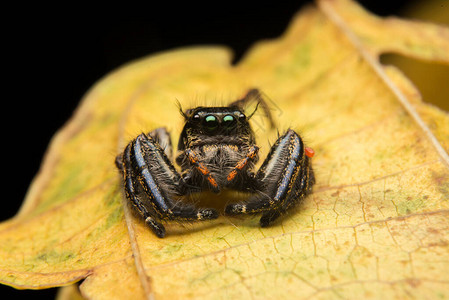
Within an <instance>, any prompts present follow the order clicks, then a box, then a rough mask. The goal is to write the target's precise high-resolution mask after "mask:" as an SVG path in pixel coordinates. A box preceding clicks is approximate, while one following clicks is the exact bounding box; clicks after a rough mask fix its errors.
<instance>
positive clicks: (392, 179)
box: [0, 0, 449, 299]
mask: <svg viewBox="0 0 449 300" xmlns="http://www.w3.org/2000/svg"><path fill="white" fill-rule="evenodd" d="M318 4H319V5H318V8H315V7H308V8H306V9H304V10H303V11H302V12H301V13H300V14H298V16H297V17H295V19H294V20H293V22H292V24H291V25H290V27H289V29H288V30H287V32H286V33H285V34H284V35H283V36H282V37H281V38H279V39H277V40H274V41H266V42H261V43H259V44H257V45H256V46H254V47H253V48H252V49H251V50H250V51H249V52H248V54H247V55H246V57H245V58H244V59H243V60H242V61H241V62H240V63H239V64H238V65H237V66H231V65H230V59H231V54H230V52H229V51H228V50H227V49H223V48H212V47H196V48H186V49H181V50H177V51H172V52H167V53H163V54H158V55H154V56H151V57H148V58H145V59H142V60H139V61H136V62H133V63H131V64H129V65H126V66H124V67H122V68H120V69H119V70H117V71H115V72H113V73H112V74H110V75H109V76H107V77H106V78H104V79H103V80H101V81H100V82H99V83H98V84H96V85H95V86H94V87H93V88H92V90H91V91H90V92H89V94H88V95H87V96H86V98H85V99H84V100H83V102H82V104H81V106H80V107H79V109H78V110H77V111H76V114H75V116H74V117H73V119H72V120H71V121H70V123H69V124H68V125H67V126H66V127H64V128H63V129H62V130H61V131H59V132H58V133H57V135H56V136H55V137H54V139H53V141H52V143H51V146H50V149H49V151H48V153H47V155H46V157H45V160H44V163H43V166H42V169H41V171H40V173H39V174H38V176H37V177H36V179H35V180H34V181H33V183H32V185H31V187H30V190H29V192H28V194H27V197H26V201H25V203H24V204H23V206H22V208H21V210H20V211H19V213H18V214H17V216H16V217H14V218H13V219H11V220H9V221H6V222H4V223H2V224H0V280H1V282H2V283H4V284H8V285H11V286H14V287H16V288H34V289H36V288H46V287H53V286H61V285H68V284H70V283H74V282H77V281H79V280H81V279H85V280H84V281H83V282H82V284H81V285H80V291H81V294H82V295H83V296H85V297H88V298H89V299H90V298H92V299H113V298H117V299H139V298H141V299H144V298H147V299H148V298H156V299H189V298H195V299H197V298H210V299H220V298H231V299H246V298H250V297H252V298H257V299H260V298H270V299H273V298H275V299H284V298H293V299H310V298H311V297H315V298H320V299H325V298H332V299H333V298H336V297H343V298H381V297H383V298H386V299H392V298H396V299H403V298H409V297H413V296H416V297H417V298H426V297H427V298H445V297H449V275H448V272H447V269H448V268H449V256H448V253H449V158H448V154H447V152H448V149H449V133H448V131H449V116H448V114H447V113H446V112H443V111H441V110H439V109H437V108H435V107H432V106H429V105H427V104H425V103H423V102H422V101H421V99H420V95H419V93H418V91H417V90H416V89H415V88H414V87H413V86H412V85H411V83H410V82H409V81H408V80H407V79H406V78H405V77H404V76H403V75H402V73H401V72H399V71H398V70H397V69H395V68H393V67H384V66H382V65H380V63H379V61H378V57H379V55H380V54H381V53H384V52H386V51H389V52H390V51H393V52H397V53H400V54H404V55H408V56H413V57H416V58H419V59H426V60H432V61H439V62H443V63H446V64H448V63H449V30H448V29H447V28H443V27H439V26H436V25H431V24H425V23H418V22H410V21H404V20H399V19H382V18H378V17H375V16H373V15H371V14H369V13H367V12H366V11H364V10H363V9H362V8H361V7H359V6H358V5H356V4H355V3H353V2H350V1H346V0H333V1H331V0H325V1H324V0H323V1H320V2H319V3H318ZM252 87H257V88H259V89H261V90H262V91H264V93H265V94H267V95H268V96H269V97H270V98H271V99H272V100H273V101H272V102H273V103H272V106H273V108H274V109H275V111H274V113H275V117H276V118H277V121H278V123H279V127H278V128H279V130H280V131H283V130H285V129H286V128H288V127H292V128H294V129H296V130H298V131H300V132H301V133H302V135H303V137H304V138H305V140H306V142H307V143H308V145H310V146H312V147H313V148H314V149H315V152H316V156H315V157H314V159H313V164H314V168H315V172H316V177H317V183H316V186H315V187H314V192H313V194H312V195H311V196H310V197H308V198H307V199H306V200H305V201H304V203H303V204H302V205H301V206H300V207H299V208H298V209H297V210H296V211H295V212H293V213H292V214H291V215H289V216H287V217H286V218H284V219H283V220H282V221H281V222H279V223H278V224H276V225H274V226H272V227H269V228H263V229H262V228H260V227H259V226H258V219H257V218H242V219H237V218H229V217H224V216H222V217H220V218H219V219H218V220H216V221H213V222H212V221H211V222H204V223H195V224H186V225H183V226H180V225H179V224H168V225H167V232H168V234H167V237H166V238H164V239H158V238H157V237H155V236H154V234H152V232H151V231H150V230H149V229H148V228H147V227H146V226H145V225H144V223H143V222H142V221H141V220H140V219H139V218H136V217H135V216H134V215H133V214H132V212H131V211H130V209H129V208H128V207H127V206H126V205H125V206H124V205H123V202H124V201H123V195H122V192H121V181H120V177H119V174H118V172H117V170H116V168H115V166H114V159H115V156H116V155H117V154H118V153H119V152H120V151H122V150H123V147H124V146H125V145H126V143H127V142H129V141H130V140H131V139H132V138H134V137H135V136H136V135H137V134H139V133H141V132H142V131H144V132H147V131H150V130H151V129H154V128H156V127H159V126H167V127H168V129H169V130H170V131H171V132H172V134H173V139H174V141H175V140H176V136H177V135H178V134H179V133H180V130H181V127H182V118H181V117H180V116H179V113H178V111H177V107H176V99H178V100H179V101H180V103H181V104H182V106H183V107H185V108H186V107H189V106H195V105H198V104H209V105H211V104H217V103H226V102H228V101H231V100H234V99H236V98H237V97H240V96H242V95H243V94H244V93H245V92H246V91H247V90H248V89H249V88H252ZM253 126H254V129H255V131H256V133H257V138H258V144H259V145H260V146H261V148H262V149H261V150H262V153H261V157H264V156H265V155H266V154H267V150H268V149H269V143H270V142H271V143H272V142H274V139H275V138H276V132H271V131H268V130H267V128H266V126H265V124H264V123H263V118H259V117H255V120H254V123H253ZM175 146H176V145H175ZM227 197H240V196H239V195H234V194H227V195H221V196H220V197H215V196H214V198H211V197H210V195H208V194H206V195H205V197H204V198H206V199H205V200H204V201H207V200H209V201H211V200H212V201H216V202H217V203H218V204H215V205H217V206H220V205H224V203H225V202H226V201H227V200H228V198H227ZM220 201H222V202H220ZM220 203H221V204H220ZM72 292H73V291H72V290H70V289H66V290H64V291H63V292H61V295H60V297H61V299H63V298H64V299H67V298H70V297H72V298H76V297H79V295H77V294H73V293H72Z"/></svg>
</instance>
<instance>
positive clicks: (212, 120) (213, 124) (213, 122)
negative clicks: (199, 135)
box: [204, 115, 218, 130]
mask: <svg viewBox="0 0 449 300" xmlns="http://www.w3.org/2000/svg"><path fill="white" fill-rule="evenodd" d="M204 126H205V127H206V128H207V129H208V130H214V129H216V128H217V127H218V120H217V118H216V117H215V116H213V115H209V116H206V117H205V118H204Z"/></svg>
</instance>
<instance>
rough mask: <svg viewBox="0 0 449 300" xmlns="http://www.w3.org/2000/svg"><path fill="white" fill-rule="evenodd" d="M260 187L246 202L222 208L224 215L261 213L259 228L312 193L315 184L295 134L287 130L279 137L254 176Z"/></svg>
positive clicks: (309, 166)
mask: <svg viewBox="0 0 449 300" xmlns="http://www.w3.org/2000/svg"><path fill="white" fill-rule="evenodd" d="M256 179H258V180H260V181H261V182H262V183H263V188H262V189H261V190H260V191H259V193H258V194H257V195H254V196H252V197H251V198H250V199H249V200H248V201H247V202H242V203H234V204H230V205H228V206H227V207H226V213H227V214H229V215H236V214H256V213H262V217H261V219H260V225H261V226H262V227H266V226H269V225H270V224H271V223H273V222H274V221H275V220H276V219H277V218H279V217H280V216H281V215H282V214H283V213H284V212H285V211H287V210H288V209H290V208H292V207H294V206H295V204H297V203H298V202H300V201H301V200H302V199H304V198H305V197H306V196H307V195H308V194H310V193H311V191H312V186H313V184H314V183H315V179H314V175H313V170H312V166H311V163H310V160H309V157H307V155H305V149H304V144H303V142H302V140H301V138H300V137H299V135H298V134H297V133H296V132H294V131H293V130H288V131H287V132H286V133H285V134H284V135H283V136H281V137H279V138H278V140H277V141H276V143H275V144H274V145H273V147H272V148H271V151H270V153H269V154H268V157H267V158H266V159H265V161H264V163H263V164H262V166H261V167H260V169H259V171H258V172H257V174H256Z"/></svg>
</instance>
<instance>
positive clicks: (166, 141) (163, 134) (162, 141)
mask: <svg viewBox="0 0 449 300" xmlns="http://www.w3.org/2000/svg"><path fill="white" fill-rule="evenodd" d="M147 135H148V136H151V137H152V138H153V139H154V140H155V141H156V142H157V143H158V144H159V146H161V148H162V149H164V153H165V155H166V156H167V157H168V159H169V160H170V161H173V147H172V144H171V139H170V133H169V132H168V131H167V128H165V127H159V128H156V129H154V130H153V131H150V132H149V133H148V134H147Z"/></svg>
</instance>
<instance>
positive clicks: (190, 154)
mask: <svg viewBox="0 0 449 300" xmlns="http://www.w3.org/2000/svg"><path fill="white" fill-rule="evenodd" d="M185 154H186V155H187V158H188V159H189V161H190V163H191V164H192V165H193V166H194V167H195V168H196V169H197V170H198V171H199V172H200V173H201V175H203V176H204V178H206V180H207V181H208V182H209V186H210V188H211V190H212V192H214V193H218V192H220V187H219V186H218V183H217V180H216V179H215V178H214V177H213V176H212V174H211V173H210V171H209V169H208V168H207V167H206V165H205V164H204V163H202V162H201V161H200V159H199V157H198V155H197V154H196V153H195V151H193V150H192V149H190V148H188V149H186V150H185Z"/></svg>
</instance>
